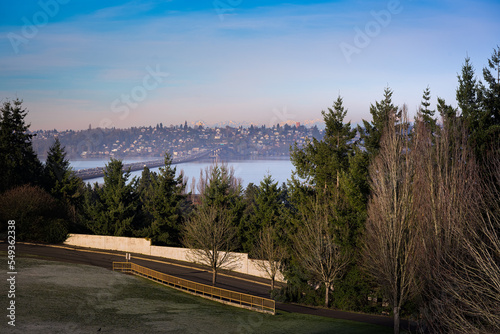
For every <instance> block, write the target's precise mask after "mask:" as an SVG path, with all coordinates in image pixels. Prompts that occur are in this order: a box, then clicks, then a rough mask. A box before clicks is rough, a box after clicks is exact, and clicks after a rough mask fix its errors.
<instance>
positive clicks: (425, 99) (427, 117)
mask: <svg viewBox="0 0 500 334" xmlns="http://www.w3.org/2000/svg"><path fill="white" fill-rule="evenodd" d="M420 105H421V106H420V108H419V114H420V115H421V117H422V120H423V121H424V123H425V124H426V126H427V127H428V128H429V130H431V131H432V132H433V133H434V132H436V127H437V121H436V119H435V118H434V113H435V110H432V109H429V107H430V105H431V89H430V88H429V86H427V88H426V89H425V90H424V94H423V95H422V102H421V103H420Z"/></svg>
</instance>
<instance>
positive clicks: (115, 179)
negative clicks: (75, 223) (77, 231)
mask: <svg viewBox="0 0 500 334" xmlns="http://www.w3.org/2000/svg"><path fill="white" fill-rule="evenodd" d="M129 177H130V170H129V171H125V172H124V171H123V162H122V161H121V160H116V159H113V158H112V159H111V160H110V162H109V163H108V164H107V165H106V167H105V169H104V184H103V185H102V187H99V186H98V185H97V183H96V184H95V185H94V189H93V191H92V192H91V193H90V195H89V197H88V198H87V203H86V204H87V205H86V209H87V215H88V218H89V221H88V228H89V229H90V230H92V231H93V232H94V233H95V234H101V235H114V236H131V235H132V226H133V221H134V218H135V215H136V209H137V199H136V194H135V193H134V191H133V187H132V185H131V184H129V183H128V181H129Z"/></svg>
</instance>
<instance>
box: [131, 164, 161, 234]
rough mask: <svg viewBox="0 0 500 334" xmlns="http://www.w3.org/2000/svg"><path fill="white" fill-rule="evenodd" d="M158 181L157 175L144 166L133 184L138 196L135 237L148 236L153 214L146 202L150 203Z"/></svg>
mask: <svg viewBox="0 0 500 334" xmlns="http://www.w3.org/2000/svg"><path fill="white" fill-rule="evenodd" d="M157 182H158V175H157V174H156V173H155V172H151V171H150V170H149V168H148V167H147V166H146V167H144V169H143V171H142V173H141V177H140V178H139V179H138V180H137V183H136V184H135V192H136V193H137V196H138V201H139V203H138V208H137V216H136V219H135V222H134V235H135V236H137V237H148V236H149V234H150V227H151V224H152V222H153V215H152V213H151V212H150V211H149V210H148V204H149V203H152V201H153V197H154V194H155V188H156V186H157Z"/></svg>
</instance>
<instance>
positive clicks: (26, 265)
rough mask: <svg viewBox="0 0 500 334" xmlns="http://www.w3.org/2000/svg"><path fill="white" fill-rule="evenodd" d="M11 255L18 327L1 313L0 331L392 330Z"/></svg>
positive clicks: (375, 333)
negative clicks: (252, 307)
mask: <svg viewBox="0 0 500 334" xmlns="http://www.w3.org/2000/svg"><path fill="white" fill-rule="evenodd" d="M17 262H18V263H17V271H18V275H17V282H16V327H15V328H12V327H11V326H8V325H7V321H6V320H4V321H3V323H2V324H1V325H0V332H2V333H6V332H7V333H8V332H12V333H94V332H97V331H98V329H99V328H100V329H101V331H100V333H337V334H347V333H359V334H362V333H367V334H368V333H370V334H378V333H380V334H382V333H392V329H391V328H387V327H380V326H375V325H369V324H362V323H357V322H351V321H345V320H336V319H330V318H323V317H317V316H310V315H303V314H292V313H285V312H280V313H278V314H277V315H275V316H272V315H267V314H261V313H257V312H252V311H248V310H244V309H238V308H235V307H231V306H227V305H222V304H219V303H216V302H213V301H210V300H206V299H203V298H200V297H196V296H192V295H189V294H185V293H183V292H180V291H177V290H174V289H171V288H168V287H166V286H163V285H160V284H157V283H154V282H152V281H149V280H146V279H143V278H139V277H135V276H129V275H125V274H122V273H117V272H112V271H110V270H107V269H104V268H99V267H93V266H86V265H75V264H67V263H59V262H51V261H45V260H40V259H34V258H17ZM3 281H4V282H5V280H3ZM3 286H5V288H4V289H2V290H3V291H6V288H7V285H6V283H4V285H3ZM4 300H5V299H4ZM2 304H4V305H6V302H4V303H2ZM2 309H3V310H5V307H2ZM4 312H6V311H4ZM2 317H4V318H5V316H2ZM5 329H8V331H6V330H5Z"/></svg>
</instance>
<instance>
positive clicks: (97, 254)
mask: <svg viewBox="0 0 500 334" xmlns="http://www.w3.org/2000/svg"><path fill="white" fill-rule="evenodd" d="M0 250H3V251H6V250H7V244H6V243H0ZM23 254H31V255H37V256H40V257H42V258H46V259H51V260H56V261H63V262H70V263H78V264H87V265H93V266H98V267H103V268H107V269H110V270H111V269H112V267H113V262H117V261H120V262H125V253H124V252H118V251H110V250H98V249H89V248H81V247H73V246H57V245H40V244H28V243H16V255H17V256H21V257H22V255H23ZM131 257H132V258H131V262H134V263H137V264H139V265H141V266H144V267H147V268H150V269H153V270H156V271H159V272H162V273H165V274H169V275H172V276H176V277H181V278H184V279H188V280H191V281H195V282H198V283H203V284H207V285H211V284H212V273H211V272H210V271H209V270H208V268H207V267H204V266H201V265H196V264H192V263H186V262H181V261H175V260H170V259H165V258H160V257H154V256H148V255H142V254H133V253H132V255H131ZM216 286H217V287H219V288H223V289H228V290H232V291H237V292H242V293H246V294H251V295H254V296H259V297H264V298H269V293H270V285H269V280H266V279H263V278H257V277H255V276H250V275H244V274H239V273H234V272H227V271H225V272H223V273H221V274H219V275H218V276H217V284H216ZM276 309H277V310H278V311H279V310H281V311H286V312H294V313H304V314H312V315H318V316H323V317H329V318H335V319H345V320H352V321H358V322H364V323H370V324H374V325H382V326H389V327H392V326H393V320H392V318H391V317H386V316H379V315H371V314H362V313H354V312H344V311H337V310H332V309H325V308H318V307H308V306H304V305H297V304H289V303H278V302H277V303H276ZM408 326H409V323H408V321H406V320H402V321H401V328H403V329H406V328H408Z"/></svg>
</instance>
